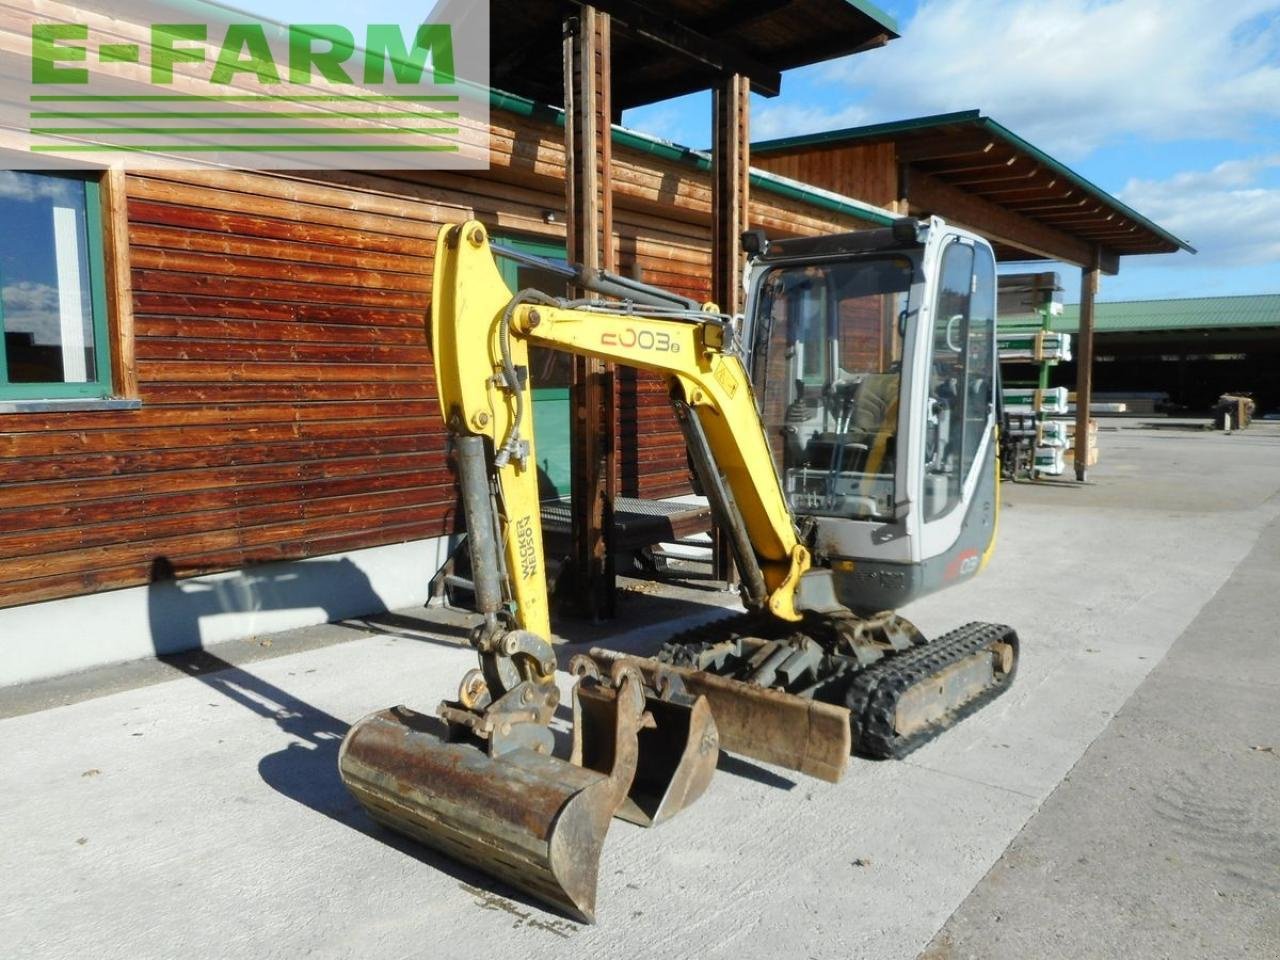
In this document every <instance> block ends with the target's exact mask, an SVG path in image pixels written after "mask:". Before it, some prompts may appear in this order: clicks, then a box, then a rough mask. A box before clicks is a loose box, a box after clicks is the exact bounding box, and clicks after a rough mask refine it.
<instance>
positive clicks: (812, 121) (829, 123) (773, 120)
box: [751, 103, 868, 140]
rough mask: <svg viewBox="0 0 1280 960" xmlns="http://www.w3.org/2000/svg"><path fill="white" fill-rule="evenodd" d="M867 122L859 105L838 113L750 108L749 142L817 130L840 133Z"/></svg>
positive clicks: (778, 106)
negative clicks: (837, 131)
mask: <svg viewBox="0 0 1280 960" xmlns="http://www.w3.org/2000/svg"><path fill="white" fill-rule="evenodd" d="M867 122H868V113H867V110H866V109H865V108H864V107H862V106H861V105H858V104H855V105H853V106H849V107H845V108H843V109H841V110H827V109H825V108H824V107H812V106H804V105H802V104H787V103H777V104H769V105H768V106H764V107H759V106H756V107H753V109H752V111H751V139H752V140H773V139H775V138H777V137H789V136H791V135H793V134H798V133H813V132H814V131H817V130H840V129H842V128H844V127H857V126H861V125H862V124H864V123H867Z"/></svg>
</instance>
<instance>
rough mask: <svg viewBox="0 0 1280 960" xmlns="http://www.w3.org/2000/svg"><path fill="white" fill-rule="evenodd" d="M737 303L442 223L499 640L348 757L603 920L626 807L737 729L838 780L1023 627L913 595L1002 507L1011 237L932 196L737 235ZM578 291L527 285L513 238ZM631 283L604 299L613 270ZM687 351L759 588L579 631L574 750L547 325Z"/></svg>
mask: <svg viewBox="0 0 1280 960" xmlns="http://www.w3.org/2000/svg"><path fill="white" fill-rule="evenodd" d="M744 246H746V247H747V249H748V251H749V253H750V254H751V255H752V259H751V267H750V280H749V296H748V301H747V309H746V312H745V315H744V317H742V318H737V319H735V318H732V317H727V316H724V315H722V314H720V313H719V312H717V310H716V308H715V307H714V306H712V305H700V304H698V303H697V302H695V301H692V300H689V299H687V298H685V297H681V296H678V295H676V294H673V293H671V292H668V291H664V290H661V289H659V288H656V287H652V286H649V285H646V284H643V283H640V282H638V281H636V280H632V279H629V278H626V277H621V276H618V275H615V274H611V273H607V272H604V271H587V270H585V269H583V268H581V267H576V266H572V265H568V266H566V265H563V264H557V263H553V262H550V261H542V260H537V258H529V257H527V256H526V255H524V254H518V253H516V252H514V251H505V250H502V249H500V248H498V247H491V246H490V243H489V238H488V235H487V233H486V231H485V228H484V227H483V226H482V225H481V224H480V223H477V222H475V221H471V222H467V223H464V224H459V225H450V226H446V227H444V228H442V229H441V231H440V234H439V237H438V239H437V245H436V254H435V270H434V287H433V302H432V316H431V343H432V351H433V355H434V361H435V366H436V373H437V386H438V390H439V396H440V404H441V411H442V413H443V416H444V419H445V422H446V424H447V426H448V430H449V432H450V435H451V437H452V441H453V446H454V452H455V457H456V462H457V466H458V477H459V484H460V489H461V496H462V503H463V507H464V511H465V515H466V525H467V537H468V544H469V546H470V551H471V560H472V570H473V580H474V584H475V594H476V608H477V610H478V611H479V612H480V613H481V614H482V615H483V620H482V622H481V623H480V624H479V626H477V627H476V628H475V630H474V632H473V634H472V635H471V638H470V642H471V644H472V646H473V647H474V648H475V649H476V651H477V654H478V657H479V661H480V663H479V667H478V668H477V669H474V670H472V671H470V672H469V673H467V674H466V675H465V676H464V677H463V679H462V682H461V684H460V687H459V691H458V695H457V698H456V699H455V700H449V701H445V702H444V703H442V704H441V705H440V706H439V708H438V710H437V714H436V716H428V715H424V714H420V713H417V712H415V711H413V710H411V709H410V708H408V707H404V706H397V707H393V708H390V709H388V710H383V711H380V712H378V713H374V714H371V715H370V716H368V717H365V718H364V719H363V720H361V721H360V722H359V723H357V724H355V725H354V726H353V727H352V728H351V730H350V732H349V733H348V734H347V737H346V738H345V740H344V741H343V744H342V748H341V750H340V755H339V769H340V772H341V775H342V778H343V780H344V782H345V783H346V785H347V786H348V788H349V789H350V790H351V791H352V793H353V794H354V795H355V797H356V798H357V799H358V800H359V802H360V803H361V804H362V806H364V808H365V809H366V810H367V811H368V812H369V814H370V815H371V816H372V817H373V818H374V819H375V820H377V821H379V822H381V823H383V824H385V825H386V826H389V827H390V828H392V829H394V830H397V831H399V832H401V833H404V834H407V835H409V836H411V837H413V838H415V839H417V840H420V841H421V842H423V843H425V844H427V845H429V846H431V847H434V848H436V849H438V850H440V851H442V852H444V853H446V854H447V855H449V856H451V857H454V858H456V859H458V860H461V861H463V862H465V863H468V864H470V865H472V866H475V867H477V868H479V869H481V870H484V871H486V872H488V873H490V874H492V875H494V876H496V877H498V878H500V879H502V880H505V881H506V882H508V883H510V884H512V885H513V886H515V887H517V888H519V889H521V890H523V891H525V892H527V893H528V894H530V895H532V896H533V897H535V898H538V899H540V900H542V901H544V902H546V903H549V904H551V905H553V906H555V907H557V908H559V909H561V910H563V911H565V912H566V913H567V914H569V915H570V916H573V917H575V918H576V919H579V920H581V921H584V922H593V921H594V918H595V897H596V886H597V869H598V863H599V857H600V852H601V849H602V846H603V843H604V838H605V834H606V832H607V830H608V827H609V824H610V822H611V820H612V818H613V817H615V816H616V817H620V818H624V819H627V820H629V821H631V822H634V823H638V824H642V825H646V826H652V825H654V824H657V823H660V822H662V821H663V820H665V819H667V818H669V817H671V816H674V815H675V814H676V813H678V812H679V811H681V810H682V809H684V808H685V807H687V806H688V805H690V804H691V803H693V802H694V801H695V800H696V799H697V798H698V797H699V796H700V795H701V794H702V792H703V791H704V790H705V789H706V787H707V784H708V782H709V781H710V779H711V776H712V774H713V773H714V770H715V766H716V761H717V758H718V752H719V749H721V748H723V749H725V750H728V751H732V752H735V753H741V754H743V755H745V756H748V757H751V758H754V759H757V760H760V761H764V762H768V763H772V764H777V765H780V766H782V767H786V768H788V769H791V770H796V771H799V772H801V773H804V774H808V775H811V776H814V777H818V778H821V779H824V780H827V781H832V782H834V781H837V780H839V778H840V777H841V776H842V774H843V773H844V771H845V769H846V767H847V765H848V762H849V757H850V754H851V753H853V752H857V753H859V754H862V755H865V756H870V757H878V758H890V757H901V756H903V755H904V754H906V753H908V752H909V751H911V750H913V749H915V748H916V747H918V746H919V745H920V744H922V743H924V742H926V741H928V740H929V739H931V738H933V737H935V736H937V735H938V734H939V733H940V732H942V731H943V730H945V729H947V728H948V727H950V726H952V725H953V724H955V723H956V722H958V721H959V720H961V719H962V718H963V717H965V716H966V715H968V714H970V713H972V712H973V711H975V710H977V709H979V708H980V707H981V706H983V705H984V704H985V703H987V702H989V701H990V700H992V699H993V698H995V697H996V696H998V695H999V694H1000V693H1002V692H1003V691H1004V690H1005V689H1007V688H1008V686H1009V685H1010V683H1011V681H1012V679H1013V676H1014V673H1015V670H1016V668H1017V659H1018V637H1017V634H1016V633H1015V632H1014V631H1013V630H1012V629H1011V628H1009V627H1007V626H1002V625H998V624H988V623H970V624H967V625H965V626H962V627H959V628H958V629H955V630H951V631H950V632H948V633H946V634H944V635H943V636H940V637H937V638H935V639H932V640H928V639H926V638H925V637H924V636H923V635H922V634H921V632H920V631H919V630H917V629H916V628H915V627H914V626H913V625H912V624H911V623H910V622H908V621H907V620H906V619H904V618H903V617H901V616H899V615H898V614H896V613H894V612H893V611H894V610H896V609H897V608H899V607H901V606H902V605H903V604H905V603H907V602H909V601H910V600H912V599H914V598H917V597H920V596H923V595H925V594H928V593H930V592H933V591H936V590H938V589H941V588H944V587H947V586H951V585H953V584H957V583H960V582H963V581H964V580H966V579H968V578H970V577H972V576H973V575H974V574H976V573H977V572H978V571H979V570H981V569H982V567H983V566H984V565H985V564H986V562H987V560H988V558H989V556H990V554H991V551H992V547H993V543H994V537H995V528H996V521H997V513H998V488H997V483H998V474H999V463H998V460H997V447H998V438H997V435H996V409H995V398H996V396H997V389H996V387H997V384H996V377H997V366H996V337H995V286H996V280H995V277H996V271H995V259H994V256H993V255H992V252H991V248H990V246H989V245H988V244H987V243H986V242H985V241H984V240H983V239H982V238H980V237H978V236H976V235H974V234H972V233H969V232H967V231H965V230H962V229H959V228H956V227H954V226H952V225H950V224H947V223H945V222H944V221H942V220H941V219H939V218H936V217H934V218H931V219H928V220H920V221H918V220H914V219H905V218H904V219H901V220H898V221H895V222H894V223H893V224H892V225H891V226H888V227H884V228H878V229H872V230H866V231H860V232H856V233H848V234H840V235H835V236H826V237H819V238H809V239H784V240H778V241H774V242H772V243H770V242H768V241H767V240H766V239H765V238H764V236H763V235H762V234H759V233H750V234H748V235H746V236H745V237H744ZM495 254H498V255H502V256H510V257H514V258H516V259H521V260H525V261H531V260H532V261H536V263H535V265H536V266H539V267H541V268H543V269H549V270H552V271H555V272H559V273H561V274H562V275H563V276H565V278H566V279H567V280H569V281H570V282H571V283H572V284H573V285H574V286H575V287H577V288H578V289H580V290H583V291H586V294H587V295H586V296H584V297H583V298H582V299H576V300H567V299H558V298H553V297H550V296H548V295H546V294H544V293H541V292H538V291H536V290H522V291H519V292H517V293H514V294H513V293H512V292H511V291H510V290H508V289H507V287H506V285H505V284H504V282H503V280H502V278H501V275H500V273H499V271H498V268H497V265H496V263H495V261H494V255H495ZM605 298H609V299H605ZM531 346H539V347H544V348H549V349H553V350H560V351H565V352H568V353H572V354H576V355H581V356H589V357H596V358H600V359H603V360H607V361H611V362H615V363H619V364H624V365H629V366H634V367H637V368H640V369H642V370H648V371H652V372H654V373H657V374H659V375H660V376H662V377H663V378H665V380H666V383H667V387H668V390H669V396H670V401H671V405H672V408H673V410H674V412H675V415H676V419H677V421H678V422H679V424H680V426H681V428H682V430H683V432H684V436H685V439H686V442H687V445H688V450H689V459H690V463H691V466H692V468H693V470H694V474H695V477H696V480H697V481H698V483H699V485H700V487H701V492H702V493H704V494H705V496H706V497H707V500H708V503H709V505H710V507H711V510H712V513H713V516H714V519H715V521H716V523H717V525H718V526H719V528H720V530H721V531H723V532H724V534H725V535H726V537H727V539H728V542H729V544H730V546H731V549H732V553H733V557H734V560H735V563H736V565H737V568H738V571H739V574H740V578H741V585H740V590H741V596H742V602H743V605H744V607H745V612H744V613H741V614H738V615H734V616H728V617H726V618H725V619H722V620H720V621H718V622H714V623H712V624H710V625H707V626H703V627H699V628H697V629H695V630H692V631H687V632H685V633H682V634H677V635H674V636H672V637H670V638H669V639H668V640H667V641H666V642H665V643H664V644H663V646H662V648H661V650H660V651H658V653H657V655H656V656H654V657H649V658H638V657H634V656H630V655H626V654H622V653H619V652H616V651H611V650H608V649H600V648H593V649H592V650H591V651H590V653H589V655H583V654H579V655H577V656H574V657H573V658H572V660H571V661H570V664H569V668H570V673H571V674H572V675H573V676H574V677H576V685H575V686H574V688H573V693H572V697H573V720H574V725H573V735H572V750H571V755H570V757H569V758H568V759H564V758H561V757H557V756H555V753H554V745H555V740H554V736H553V733H552V731H551V728H550V724H551V720H552V717H553V716H554V714H555V711H556V708H557V706H558V705H559V701H560V696H561V694H560V688H559V687H558V686H557V683H556V680H555V675H556V667H557V660H556V655H555V652H554V650H553V648H552V646H551V643H550V636H551V634H550V623H549V616H548V601H547V580H546V571H545V567H544V557H543V547H542V528H541V520H540V503H539V497H538V484H537V468H536V463H537V461H536V459H535V456H534V445H533V444H534V440H533V432H532V394H531V388H532V384H531V383H530V380H529V348H530V347H531Z"/></svg>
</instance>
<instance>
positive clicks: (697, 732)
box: [569, 651, 720, 827]
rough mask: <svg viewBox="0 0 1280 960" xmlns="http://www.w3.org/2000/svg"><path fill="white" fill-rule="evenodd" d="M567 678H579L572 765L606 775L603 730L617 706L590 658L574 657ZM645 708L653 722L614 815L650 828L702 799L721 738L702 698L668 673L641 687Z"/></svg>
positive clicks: (607, 749) (608, 748)
mask: <svg viewBox="0 0 1280 960" xmlns="http://www.w3.org/2000/svg"><path fill="white" fill-rule="evenodd" d="M593 652H594V651H593ZM620 667H621V664H618V663H615V664H612V665H611V670H612V672H614V673H615V674H616V673H617V671H618V670H619V669H620ZM569 672H570V673H572V674H574V675H576V676H577V677H579V682H578V692H577V695H576V696H575V697H574V701H573V756H572V762H573V763H575V764H578V765H580V766H583V767H587V768H588V769H591V770H599V771H601V772H603V771H606V770H609V769H611V768H612V767H613V765H614V756H613V743H614V741H613V738H611V737H610V736H609V735H608V731H609V730H610V729H611V727H612V726H613V721H612V714H613V712H614V711H615V710H616V709H617V707H616V706H615V704H616V703H617V702H618V700H617V698H616V697H615V696H613V695H612V692H611V690H610V687H609V681H607V680H602V679H601V676H600V670H599V667H598V666H597V663H596V662H595V661H594V660H592V659H591V658H590V657H587V656H582V655H581V654H579V655H578V656H575V657H574V658H573V659H572V660H570V661H569ZM644 706H645V711H646V712H647V713H648V714H649V715H650V716H651V717H652V718H653V723H652V724H645V725H644V726H643V727H642V728H641V729H640V733H639V748H640V757H639V760H638V762H637V765H636V775H635V779H633V780H632V781H631V789H630V790H629V791H628V792H627V797H626V799H625V800H623V802H622V804H621V806H619V807H618V811H617V813H616V814H615V816H617V817H619V818H620V819H622V820H627V821H629V822H631V823H636V824H639V825H640V826H642V827H652V826H656V825H657V824H659V823H662V822H663V821H664V820H669V819H671V818H672V817H674V816H675V815H676V814H677V813H679V812H680V811H681V810H683V809H684V808H685V807H687V806H689V805H690V804H691V803H693V802H694V801H695V800H697V799H698V798H699V797H701V796H702V794H703V792H704V791H705V790H706V789H707V785H708V784H709V783H710V782H711V777H712V775H713V774H714V773H715V772H716V762H717V760H719V757H720V737H719V733H718V731H717V729H716V722H715V720H714V719H713V718H712V716H711V707H710V705H709V704H708V703H707V699H706V697H703V696H697V697H694V696H690V695H689V693H688V692H687V691H686V690H685V687H684V683H683V682H682V681H681V679H680V677H679V676H677V675H676V674H675V673H674V672H672V671H670V670H666V669H663V668H658V669H657V670H655V671H654V672H653V675H652V677H651V678H650V679H649V681H647V682H646V685H645V701H644Z"/></svg>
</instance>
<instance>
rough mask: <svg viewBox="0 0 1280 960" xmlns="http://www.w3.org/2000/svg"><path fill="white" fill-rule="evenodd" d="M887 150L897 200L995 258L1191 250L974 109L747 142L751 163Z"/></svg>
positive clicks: (1106, 264)
mask: <svg viewBox="0 0 1280 960" xmlns="http://www.w3.org/2000/svg"><path fill="white" fill-rule="evenodd" d="M886 143H887V144H892V145H893V147H894V151H895V153H896V158H897V164H898V168H899V174H898V175H899V188H898V189H899V193H900V196H901V198H902V199H905V200H906V201H907V204H908V209H909V212H910V213H912V214H913V215H914V214H924V213H936V214H938V215H940V216H943V217H946V218H948V219H951V220H955V221H956V222H958V223H963V224H965V225H967V226H970V227H973V228H975V229H977V230H978V231H979V232H981V233H983V234H984V235H986V236H988V237H989V238H990V239H991V240H992V241H993V244H994V245H995V246H996V248H997V253H998V254H999V255H1000V258H1001V259H1002V260H1035V259H1040V260H1063V261H1065V262H1068V263H1075V264H1078V265H1082V266H1083V265H1086V264H1090V263H1097V264H1098V265H1099V266H1101V267H1102V269H1103V270H1104V271H1106V272H1108V273H1114V272H1115V271H1116V270H1117V269H1118V258H1119V257H1121V256H1130V255H1135V254H1154V253H1175V252H1177V251H1179V250H1186V251H1189V252H1191V253H1194V252H1195V250H1194V248H1192V247H1191V245H1190V244H1188V243H1187V242H1186V241H1184V240H1182V239H1180V238H1178V237H1176V236H1174V235H1173V234H1172V233H1170V232H1169V231H1167V230H1165V229H1164V228H1163V227H1160V226H1159V225H1157V224H1155V223H1153V222H1152V221H1151V220H1149V219H1147V218H1146V217H1144V216H1142V214H1140V213H1138V212H1137V211H1136V210H1133V209H1132V208H1131V207H1129V206H1127V205H1125V204H1124V203H1122V202H1121V201H1120V200H1117V199H1116V198H1115V197H1113V196H1111V195H1110V194H1108V193H1107V192H1106V191H1104V190H1102V189H1101V188H1100V187H1098V186H1096V185H1095V184H1093V183H1090V182H1089V181H1088V180H1086V179H1085V178H1084V177H1082V176H1081V175H1080V174H1078V173H1076V172H1075V171H1073V170H1071V169H1070V168H1069V167H1067V166H1066V165H1065V164H1063V163H1061V162H1060V161H1058V160H1055V159H1054V158H1053V157H1051V156H1049V155H1048V154H1047V153H1045V152H1044V151H1043V150H1040V149H1039V148H1037V147H1035V146H1033V145H1032V144H1030V143H1028V142H1027V141H1026V140H1023V139H1022V138H1021V137H1019V136H1018V135H1017V134H1015V133H1013V132H1012V131H1010V130H1008V129H1006V128H1005V127H1003V126H1001V125H1000V124H999V123H997V122H996V121H994V120H992V119H991V118H990V117H985V116H983V115H982V114H981V113H980V112H979V111H977V110H971V111H966V112H962V113H950V114H943V115H940V116H932V117H920V118H917V119H913V120H903V121H899V122H896V123H883V124H876V125H874V126H866V127H854V128H851V129H847V130H835V131H831V132H829V133H819V134H812V135H808V136H800V137H787V138H784V139H780V140H769V141H765V142H763V143H756V144H752V146H751V152H752V157H753V159H763V158H766V157H775V156H787V155H792V154H798V153H810V154H811V153H815V152H827V151H832V152H835V151H840V150H845V149H850V148H855V147H862V146H870V145H874V144H886Z"/></svg>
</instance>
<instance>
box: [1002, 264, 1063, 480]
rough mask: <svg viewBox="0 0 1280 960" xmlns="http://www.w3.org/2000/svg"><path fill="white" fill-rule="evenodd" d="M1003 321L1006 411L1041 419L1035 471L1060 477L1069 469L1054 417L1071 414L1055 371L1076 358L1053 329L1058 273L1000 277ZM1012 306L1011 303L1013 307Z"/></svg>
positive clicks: (1058, 286) (1058, 308) (1059, 334)
mask: <svg viewBox="0 0 1280 960" xmlns="http://www.w3.org/2000/svg"><path fill="white" fill-rule="evenodd" d="M1000 281H1001V283H1000V293H1001V305H1000V318H999V321H998V323H997V328H996V340H997V345H998V347H999V351H1000V366H1001V374H1002V381H1003V384H1002V385H1003V389H1002V391H1001V395H1002V399H1003V401H1004V406H1005V409H1006V410H1008V411H1009V412H1011V413H1035V414H1038V416H1039V427H1038V430H1037V439H1036V450H1035V458H1034V464H1035V472H1036V473H1038V474H1039V473H1043V474H1047V475H1049V476H1058V475H1060V474H1062V473H1063V472H1064V471H1065V469H1066V464H1065V462H1064V458H1063V451H1064V450H1065V449H1066V446H1067V444H1066V437H1065V435H1064V434H1063V431H1062V430H1061V429H1060V428H1059V427H1058V425H1057V424H1055V423H1054V422H1053V421H1052V420H1050V419H1049V418H1050V417H1053V416H1063V415H1065V414H1066V412H1067V390H1066V388H1065V387H1056V388H1054V387H1050V386H1049V380H1050V371H1051V370H1052V368H1053V367H1055V366H1057V364H1059V363H1061V362H1063V361H1068V360H1070V359H1071V336H1070V334H1065V333H1059V332H1056V331H1053V330H1050V329H1049V321H1050V318H1051V317H1053V316H1054V315H1055V313H1057V312H1058V311H1059V310H1060V308H1061V303H1060V302H1059V301H1057V300H1056V298H1055V295H1056V294H1057V293H1059V292H1060V291H1061V289H1062V286H1061V284H1060V283H1059V281H1058V276H1057V274H1056V273H1038V274H1023V275H1018V276H1004V277H1001V278H1000ZM1011 301H1012V302H1011Z"/></svg>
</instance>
